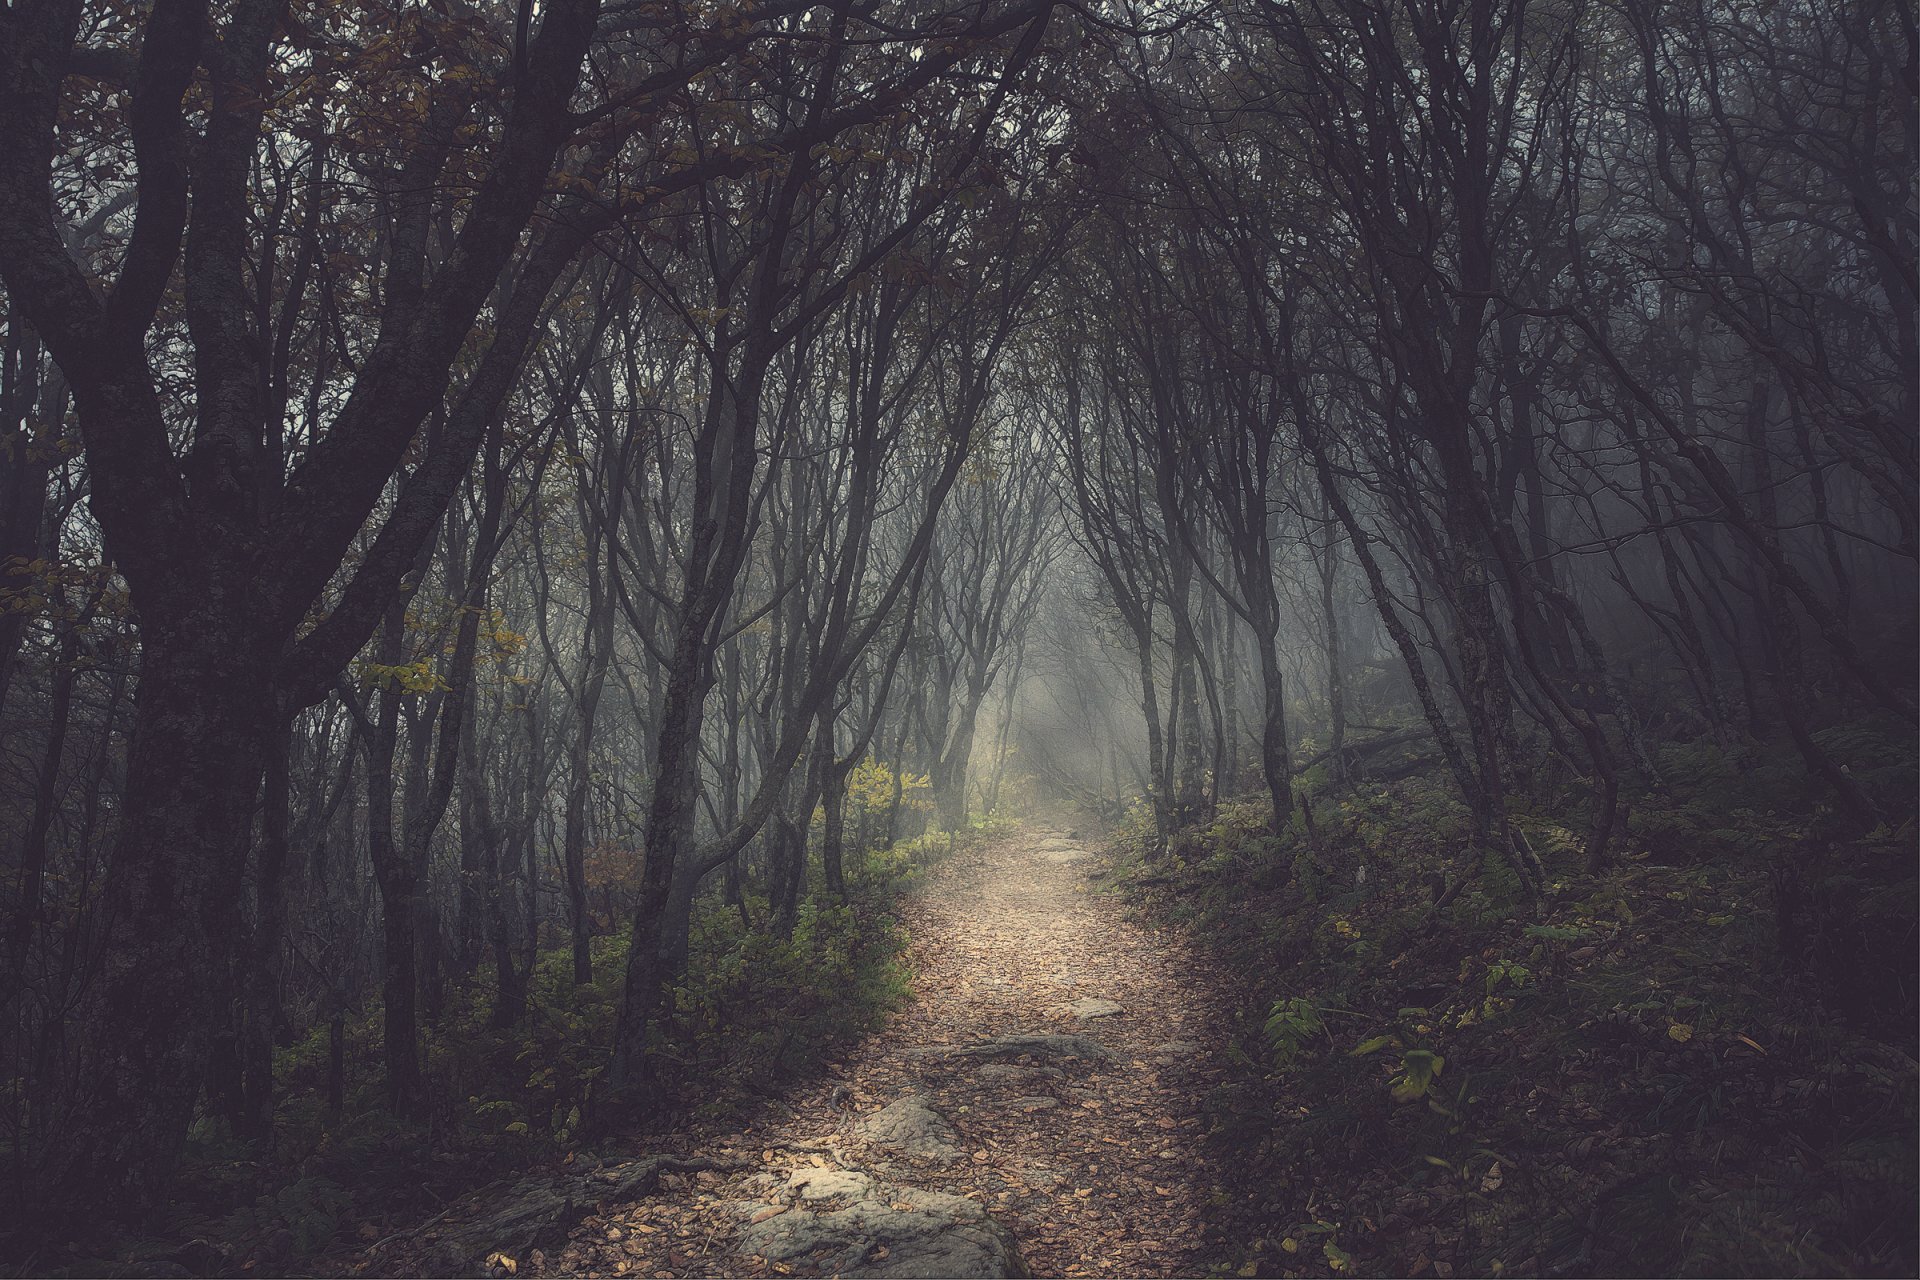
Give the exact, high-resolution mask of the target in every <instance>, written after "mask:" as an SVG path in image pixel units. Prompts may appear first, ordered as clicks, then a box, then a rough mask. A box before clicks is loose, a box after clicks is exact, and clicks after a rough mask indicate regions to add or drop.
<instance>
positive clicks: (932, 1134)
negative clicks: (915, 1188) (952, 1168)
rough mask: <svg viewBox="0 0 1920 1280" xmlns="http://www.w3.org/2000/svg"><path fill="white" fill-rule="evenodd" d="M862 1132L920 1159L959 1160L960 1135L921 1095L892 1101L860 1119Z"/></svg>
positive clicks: (893, 1149)
mask: <svg viewBox="0 0 1920 1280" xmlns="http://www.w3.org/2000/svg"><path fill="white" fill-rule="evenodd" d="M860 1136H861V1137H863V1138H865V1139H866V1140H867V1141H868V1142H871V1143H873V1144H874V1145H875V1146H878V1147H885V1148H887V1149H889V1150H892V1151H897V1152H899V1153H901V1154H902V1155H908V1156H913V1157H915V1158H916V1159H920V1160H936V1161H939V1162H941V1163H943V1164H944V1163H946V1162H947V1161H949V1160H958V1159H959V1158H960V1156H961V1151H960V1148H959V1147H957V1146H955V1145H954V1141H955V1139H956V1137H957V1135H956V1134H955V1133H954V1131H953V1126H952V1125H950V1124H948V1123H947V1121H946V1118H945V1117H944V1116H942V1115H941V1114H940V1113H939V1112H938V1111H935V1110H934V1109H933V1108H932V1107H929V1106H928V1105H927V1104H926V1102H925V1100H924V1099H922V1098H919V1097H911V1098H901V1099H899V1100H898V1101H895V1102H889V1103H888V1104H887V1105H886V1106H884V1107H882V1108H880V1110H878V1111H876V1112H874V1113H873V1114H872V1115H870V1116H868V1117H867V1118H866V1119H865V1120H862V1121H861V1122H860Z"/></svg>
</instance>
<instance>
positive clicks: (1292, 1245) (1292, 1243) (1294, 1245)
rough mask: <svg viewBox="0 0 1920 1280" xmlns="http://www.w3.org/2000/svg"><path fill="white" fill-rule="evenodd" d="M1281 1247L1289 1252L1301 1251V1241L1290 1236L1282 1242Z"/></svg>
mask: <svg viewBox="0 0 1920 1280" xmlns="http://www.w3.org/2000/svg"><path fill="white" fill-rule="evenodd" d="M1280 1247H1281V1248H1282V1249H1285V1250H1286V1251H1287V1252H1288V1253H1298V1252H1300V1242H1299V1241H1298V1240H1295V1239H1294V1238H1293V1237H1292V1236H1288V1237H1287V1238H1286V1239H1285V1240H1282V1241H1281V1242H1280Z"/></svg>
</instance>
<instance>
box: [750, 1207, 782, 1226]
mask: <svg viewBox="0 0 1920 1280" xmlns="http://www.w3.org/2000/svg"><path fill="white" fill-rule="evenodd" d="M786 1211H787V1206H785V1205H783V1204H770V1205H768V1206H767V1207H766V1208H764V1209H760V1210H757V1211H756V1212H755V1213H754V1215H753V1216H752V1217H751V1218H749V1219H747V1221H748V1222H765V1221H766V1220H767V1219H768V1218H777V1217H779V1216H780V1215H781V1214H783V1213H785V1212H786Z"/></svg>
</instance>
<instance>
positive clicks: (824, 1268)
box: [735, 1169, 1027, 1278]
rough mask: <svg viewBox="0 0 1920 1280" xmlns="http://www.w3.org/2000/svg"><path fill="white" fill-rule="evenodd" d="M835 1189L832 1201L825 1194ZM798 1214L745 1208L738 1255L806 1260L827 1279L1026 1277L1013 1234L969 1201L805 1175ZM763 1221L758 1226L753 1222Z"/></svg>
mask: <svg viewBox="0 0 1920 1280" xmlns="http://www.w3.org/2000/svg"><path fill="white" fill-rule="evenodd" d="M828 1189H831V1191H832V1193H833V1194H830V1195H828V1194H822V1193H823V1192H824V1191H826V1190H828ZM784 1194H785V1195H786V1196H788V1197H790V1198H793V1199H794V1203H793V1204H792V1207H790V1208H787V1209H785V1210H784V1211H778V1212H776V1211H775V1210H776V1209H777V1208H778V1206H777V1205H760V1206H746V1205H743V1206H741V1207H740V1212H741V1215H742V1216H743V1217H744V1218H745V1219H746V1225H745V1226H744V1227H743V1228H742V1229H741V1232H740V1237H739V1240H738V1241H737V1242H736V1244H735V1249H736V1251H737V1252H738V1253H740V1254H741V1255H743V1256H748V1257H759V1258H765V1259H766V1260H767V1261H768V1262H775V1263H792V1262H796V1261H799V1260H802V1259H805V1260H806V1261H807V1263H808V1265H809V1266H811V1267H812V1268H815V1269H817V1270H818V1271H819V1273H820V1274H822V1275H839V1276H872V1277H876V1278H878V1277H888V1276H898V1277H922V1276H928V1277H930V1276H956V1277H958V1276H1025V1275H1026V1274H1027V1271H1026V1268H1025V1267H1024V1266H1023V1265H1022V1264H1021V1261H1020V1252H1019V1249H1018V1247H1017V1246H1016V1244H1015V1242H1014V1238H1013V1234H1012V1232H1010V1231H1008V1230H1007V1229H1006V1228H1005V1227H1003V1226H1001V1225H1000V1224H999V1223H998V1222H996V1221H994V1219H993V1218H992V1216H991V1215H989V1214H988V1213H987V1211H986V1210H985V1209H984V1208H982V1207H981V1206H980V1205H978V1204H976V1203H974V1202H973V1201H972V1200H969V1199H967V1198H965V1197H964V1196H956V1195H949V1194H947V1193H946V1192H944V1191H930V1190H926V1189H923V1188H918V1187H904V1186H899V1185H897V1184H894V1183H889V1182H884V1181H881V1180H880V1179H878V1178H875V1177H872V1176H871V1175H868V1174H864V1173H856V1172H852V1171H848V1170H827V1169H799V1170H795V1171H794V1173H793V1174H792V1175H791V1176H790V1178H789V1180H788V1184H787V1186H786V1188H785V1189H784ZM755 1218H758V1219H759V1221H757V1222H756V1221H754V1219H755Z"/></svg>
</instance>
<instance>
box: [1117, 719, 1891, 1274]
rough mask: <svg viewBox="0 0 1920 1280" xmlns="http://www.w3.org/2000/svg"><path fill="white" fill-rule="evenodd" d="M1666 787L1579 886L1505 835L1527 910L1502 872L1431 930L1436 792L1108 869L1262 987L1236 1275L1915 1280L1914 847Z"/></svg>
mask: <svg viewBox="0 0 1920 1280" xmlns="http://www.w3.org/2000/svg"><path fill="white" fill-rule="evenodd" d="M1667 763H1668V764H1669V765H1670V777H1671V778H1673V779H1675V783H1674V789H1673V792H1672V793H1671V794H1669V795H1667V796H1666V797H1648V798H1646V799H1644V800H1643V801H1642V804H1641V806H1640V808H1639V809H1638V810H1637V811H1636V813H1635V815H1634V817H1633V820H1632V822H1631V824H1630V826H1629V828H1628V830H1627V831H1626V832H1625V833H1624V835H1623V836H1622V837H1621V839H1620V841H1619V844H1618V847H1617V850H1616V853H1617V860H1616V863H1615V865H1614V866H1613V867H1612V868H1611V869H1609V870H1607V871H1605V872H1603V873H1602V874H1599V875H1597V876H1594V875H1588V874H1586V873H1585V871H1584V868H1583V866H1582V862H1583V858H1582V850H1581V848H1580V841H1579V839H1578V838H1577V837H1575V836H1574V835H1573V834H1572V833H1571V832H1570V831H1569V830H1568V829H1567V828H1566V826H1565V825H1561V824H1562V823H1564V822H1565V821H1566V820H1565V819H1560V820H1559V821H1558V822H1556V820H1555V818H1554V817H1553V816H1552V815H1551V813H1550V812H1547V811H1541V812H1536V813H1529V814H1523V815H1520V816H1519V821H1520V823H1521V824H1522V826H1523V828H1524V829H1526V830H1527V831H1528V833H1529V835H1530V837H1531V839H1532V843H1533V846H1534V847H1535V848H1536V849H1537V850H1538V851H1539V852H1540V854H1541V856H1542V858H1543V859H1544V861H1545V863H1546V869H1547V873H1548V884H1547V892H1546V894H1545V895H1544V898H1543V899H1542V900H1540V901H1533V900H1529V899H1528V898H1527V897H1526V896H1525V895H1524V894H1523V893H1522V892H1520V888H1519V885H1518V884H1517V882H1516V880H1515V878H1514V877H1513V875H1512V874H1511V872H1510V870H1509V869H1508V868H1507V867H1506V866H1505V865H1504V863H1502V862H1500V861H1498V860H1495V859H1491V858H1490V859H1489V860H1488V861H1487V863H1486V865H1484V866H1481V867H1479V868H1476V869H1474V874H1473V876H1472V879H1471V881H1470V883H1469V885H1468V887H1467V889H1466V891H1465V892H1464V893H1462V894H1461V895H1460V896H1459V897H1458V899H1457V900H1456V901H1454V902H1453V903H1452V905H1451V906H1450V908H1449V909H1447V910H1445V911H1436V910H1435V907H1434V898H1435V885H1437V884H1438V883H1439V882H1440V880H1441V877H1442V876H1443V875H1448V874H1457V873H1458V870H1459V868H1458V854H1457V852H1456V851H1457V849H1458V847H1459V845H1458V829H1459V827H1460V822H1461V815H1460V814H1459V813H1458V805H1457V802H1456V801H1454V800H1452V799H1451V797H1450V793H1448V792H1447V790H1446V789H1445V788H1444V787H1443V786H1441V785H1440V784H1439V783H1437V782H1435V781H1434V780H1433V778H1432V777H1431V776H1416V777H1414V778H1411V779H1407V780H1403V781H1401V782H1397V783H1391V784H1385V785H1381V784H1371V785H1363V786H1361V787H1359V788H1357V789H1353V790H1349V791H1345V792H1342V793H1338V795H1337V797H1330V798H1329V800H1328V801H1325V802H1323V807H1322V810H1321V813H1320V817H1319V826H1318V836H1317V839H1316V840H1314V841H1306V840H1302V839H1300V838H1299V836H1298V834H1297V833H1292V834H1290V835H1289V837H1288V838H1286V839H1284V840H1275V839H1274V838H1273V837H1271V836H1268V835H1267V834H1266V833H1265V831H1264V829H1263V825H1262V822H1261V818H1262V816H1263V814H1262V812H1261V811H1260V808H1259V807H1258V806H1255V805H1252V804H1236V805H1229V806H1226V807H1225V808H1224V809H1223V811H1222V813H1221V815H1220V817H1219V819H1218V820H1217V821H1216V822H1215V823H1214V824H1213V826H1212V827H1211V828H1209V829H1204V830H1198V831H1194V832H1192V833H1189V834H1187V835H1186V836H1184V837H1183V838H1182V839H1181V840H1179V841H1177V842H1176V845H1175V848H1174V850H1173V853H1172V855H1171V856H1170V857H1168V858H1166V859H1164V860H1161V861H1159V862H1157V863H1153V864H1148V863H1146V862H1144V861H1138V862H1136V864H1135V865H1134V866H1133V867H1132V868H1131V869H1130V870H1129V871H1127V872H1125V873H1123V874H1122V876H1121V877H1120V878H1121V881H1122V882H1123V883H1124V884H1126V885H1127V886H1129V892H1130V894H1131V896H1132V897H1133V898H1134V900H1135V901H1137V902H1139V903H1141V904H1142V906H1143V908H1144V911H1145V914H1146V916H1147V917H1148V918H1150V919H1155V920H1159V921H1163V922H1170V923H1176V924H1179V925H1182V926H1185V927H1187V928H1189V929H1190V930H1191V931H1192V934H1193V936H1194V937H1195V938H1196V939H1200V940H1203V941H1204V942H1205V943H1206V945H1207V946H1208V948H1209V950H1210V951H1211V952H1212V953H1213V954H1214V955H1215V956H1216V957H1217V958H1218V959H1220V960H1222V961H1224V962H1226V963H1228V964H1229V965H1232V966H1234V967H1235V969H1236V971H1237V972H1239V973H1242V974H1244V975H1246V977H1247V979H1248V980H1247V982H1246V983H1245V984H1244V986H1243V987H1242V990H1241V1001H1240V1010H1239V1030H1238V1033H1237V1035H1236V1036H1235V1037H1234V1045H1233V1046H1232V1048H1231V1049H1230V1051H1229V1058H1230V1060H1231V1061H1233V1062H1234V1063H1235V1064H1236V1070H1235V1071H1234V1073H1233V1076H1232V1079H1231V1080H1230V1082H1229V1083H1228V1084H1227V1086H1226V1087H1224V1088H1223V1089H1222V1090H1220V1091H1219V1093H1217V1094H1216V1095H1215V1096H1214V1098H1213V1099H1212V1111H1213V1113H1212V1119H1213V1121H1214V1125H1215V1132H1216V1138H1215V1141H1216V1144H1217V1147H1216V1149H1218V1150H1223V1151H1232V1152H1234V1153H1236V1158H1235V1159H1234V1160H1233V1161H1232V1162H1231V1168H1232V1170H1233V1172H1234V1179H1233V1188H1232V1191H1233V1195H1232V1199H1233V1200H1234V1201H1235V1203H1236V1204H1237V1205H1239V1206H1241V1208H1240V1210H1239V1212H1240V1214H1241V1215H1242V1216H1241V1218H1240V1223H1239V1226H1238V1227H1237V1229H1236V1233H1235V1252H1234V1254H1233V1255H1232V1256H1231V1257H1230V1258H1229V1259H1228V1260H1227V1261H1228V1263H1229V1265H1230V1266H1231V1268H1232V1269H1233V1270H1235V1271H1239V1272H1241V1273H1242V1274H1247V1275H1253V1274H1259V1275H1281V1276H1301V1275H1328V1274H1336V1275H1340V1274H1360V1275H1407V1276H1441V1277H1445V1276H1451V1275H1456V1274H1457V1275H1502V1274H1516V1275H1708V1276H1712V1275H1888V1276H1895V1275H1912V1274H1914V1269H1915V1266H1916V1230H1915V1212H1914V1208H1915V1203H1916V1194H1917V1193H1920V1177H1916V1157H1915V1147H1916V1144H1915V1124H1916V1116H1917V1115H1920V1110H1917V1108H1916V1092H1917V1089H1916V1086H1917V1085H1920V1063H1916V1061H1915V1059H1914V1056H1913V1053H1914V1034H1915V1025H1914V1006H1913V999H1914V990H1915V981H1914V975H1915V966H1916V956H1915V945H1916V933H1915V927H1914V914H1915V895H1914V879H1913V875H1914V871H1913V867H1914V862H1913V854H1914V850H1913V841H1914V828H1913V823H1912V822H1911V820H1907V821H1905V822H1904V824H1903V825H1900V826H1899V827H1898V828H1897V829H1892V828H1885V827H1883V828H1881V829H1880V830H1878V831H1876V832H1874V833H1871V834H1869V835H1868V836H1866V837H1864V838H1860V837H1856V838H1853V839H1851V840H1840V839H1836V838H1833V837H1831V836H1829V835H1825V834H1823V833H1822V832H1821V831H1820V829H1819V827H1818V826H1817V825H1811V826H1810V824H1809V823H1807V822H1806V821H1805V820H1803V819H1798V818H1794V817H1792V816H1791V812H1790V811H1789V810H1787V809H1786V805H1785V803H1784V802H1785V801H1786V800H1788V799H1790V798H1791V792H1790V791H1789V790H1788V784H1787V783H1786V782H1783V781H1781V780H1779V779H1770V777H1769V775H1767V774H1766V773H1765V772H1764V770H1757V769H1751V768H1750V769H1747V770H1745V771H1736V770H1734V769H1732V768H1731V767H1730V766H1729V767H1726V768H1717V769H1716V772H1715V774H1714V776H1712V777H1709V778H1707V779H1706V780H1705V781H1704V782H1703V783H1701V784H1699V785H1697V786H1694V787H1692V789H1691V791H1690V792H1688V793H1682V792H1681V791H1680V786H1681V785H1682V783H1683V782H1684V781H1685V780H1684V779H1683V778H1682V776H1681V767H1680V766H1681V765H1682V764H1683V763H1684V761H1683V760H1682V759H1681V758H1680V757H1679V756H1678V755H1675V756H1673V758H1672V759H1670V760H1669V761H1668V762H1667ZM1888 794H1889V797H1890V799H1889V805H1891V803H1892V800H1891V797H1892V796H1893V790H1892V789H1889V791H1888ZM1776 803H1779V804H1780V806H1781V808H1780V811H1779V812H1776V811H1775V810H1774V808H1773V805H1774V804H1776ZM1131 843H1132V845H1133V849H1134V853H1133V855H1132V856H1133V857H1134V858H1136V859H1138V858H1140V852H1141V842H1140V841H1139V839H1138V838H1137V834H1136V836H1135V837H1134V838H1133V839H1132V841H1131ZM1118 844H1119V845H1120V846H1121V847H1122V848H1123V849H1124V848H1126V847H1127V846H1128V844H1129V838H1128V837H1126V836H1125V835H1123V836H1122V837H1121V838H1120V840H1119V841H1118Z"/></svg>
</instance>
